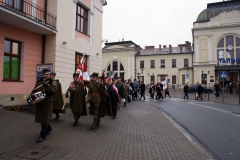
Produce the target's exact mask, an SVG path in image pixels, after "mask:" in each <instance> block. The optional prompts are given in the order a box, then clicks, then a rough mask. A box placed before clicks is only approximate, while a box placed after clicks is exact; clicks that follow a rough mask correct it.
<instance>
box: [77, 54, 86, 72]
mask: <svg viewBox="0 0 240 160" xmlns="http://www.w3.org/2000/svg"><path fill="white" fill-rule="evenodd" d="M82 56H83V54H82V53H76V54H75V71H76V70H77V68H78V65H79V63H80V62H81V60H82ZM83 60H84V62H85V63H86V68H87V56H84V58H83ZM82 69H83V68H82Z"/></svg>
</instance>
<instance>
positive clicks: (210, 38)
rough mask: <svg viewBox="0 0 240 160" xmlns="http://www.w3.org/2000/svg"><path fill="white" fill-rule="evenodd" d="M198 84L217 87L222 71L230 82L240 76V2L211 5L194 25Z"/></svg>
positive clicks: (194, 67) (195, 80) (196, 78)
mask: <svg viewBox="0 0 240 160" xmlns="http://www.w3.org/2000/svg"><path fill="white" fill-rule="evenodd" d="M192 33H193V38H194V56H193V70H194V83H196V82H197V81H198V82H200V83H202V84H205V83H206V84H208V85H210V86H213V85H214V83H216V82H217V83H220V85H222V81H221V79H219V76H220V75H219V73H220V71H226V72H227V78H226V80H228V81H231V82H234V81H235V82H236V81H238V80H239V76H240V75H239V74H240V72H239V71H240V2H239V1H236V0H233V1H223V2H218V3H210V4H208V5H207V8H206V9H204V10H203V11H202V12H201V13H200V14H199V16H198V17H197V20H196V22H194V24H193V29H192Z"/></svg>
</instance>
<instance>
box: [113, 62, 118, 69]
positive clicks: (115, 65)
mask: <svg viewBox="0 0 240 160" xmlns="http://www.w3.org/2000/svg"><path fill="white" fill-rule="evenodd" d="M117 70H118V62H117V61H115V62H113V71H117Z"/></svg>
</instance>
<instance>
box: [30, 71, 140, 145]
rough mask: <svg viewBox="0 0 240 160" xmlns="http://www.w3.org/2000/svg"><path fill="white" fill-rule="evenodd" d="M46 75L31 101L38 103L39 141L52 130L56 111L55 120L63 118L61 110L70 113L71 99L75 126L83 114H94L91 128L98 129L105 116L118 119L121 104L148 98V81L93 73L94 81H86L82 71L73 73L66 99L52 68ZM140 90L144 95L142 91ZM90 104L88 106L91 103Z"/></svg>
mask: <svg viewBox="0 0 240 160" xmlns="http://www.w3.org/2000/svg"><path fill="white" fill-rule="evenodd" d="M42 71H43V77H42V78H40V79H38V80H37V82H36V85H35V87H34V89H33V90H32V93H31V96H29V97H28V99H27V101H28V103H29V104H31V105H32V104H36V114H35V122H37V123H40V124H41V131H40V134H39V138H38V140H37V143H41V142H43V141H44V140H45V139H46V136H47V135H48V134H49V133H50V132H51V131H52V127H51V125H50V121H51V119H52V113H53V114H55V118H54V120H58V119H59V118H60V115H59V114H60V113H66V110H65V106H66V103H67V102H68V101H69V104H70V108H71V111H72V113H73V118H74V120H73V125H72V126H73V127H75V126H77V124H78V121H79V119H80V117H81V116H87V114H88V113H89V114H90V115H93V121H92V125H91V126H90V128H89V129H88V130H95V129H96V128H97V127H98V126H99V125H100V121H101V118H102V117H105V116H111V117H112V119H116V117H117V112H118V111H120V106H121V105H122V106H124V107H127V103H130V102H131V101H136V100H138V99H139V100H141V99H142V98H143V100H145V84H144V83H143V82H141V84H139V82H137V81H136V79H134V82H132V80H131V79H128V80H124V83H123V82H122V81H121V77H117V78H113V75H112V76H110V77H104V71H103V73H102V76H98V73H95V72H94V73H92V75H90V80H83V79H81V78H79V77H80V75H79V73H78V72H76V73H73V81H72V82H70V84H69V87H68V89H67V91H66V93H65V100H64V98H63V95H62V85H61V83H60V81H59V80H58V79H55V77H56V73H54V72H52V71H51V70H49V69H43V70H42ZM139 92H140V96H139V94H138V93H139ZM88 103H89V107H88V108H87V104H88ZM87 112H88V113H87Z"/></svg>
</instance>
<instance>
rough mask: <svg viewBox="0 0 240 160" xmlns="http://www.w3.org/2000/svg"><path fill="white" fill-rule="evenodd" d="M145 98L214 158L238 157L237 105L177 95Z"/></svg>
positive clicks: (231, 159)
mask: <svg viewBox="0 0 240 160" xmlns="http://www.w3.org/2000/svg"><path fill="white" fill-rule="evenodd" d="M147 101H148V103H150V104H152V105H155V106H157V107H159V108H161V109H162V110H163V111H164V112H165V113H167V114H168V115H169V116H170V117H172V118H173V119H174V120H175V121H176V122H177V123H178V124H179V125H181V126H182V127H183V128H185V130H187V131H188V132H189V133H190V134H191V135H193V136H194V137H195V138H196V139H197V140H198V141H199V142H200V143H201V144H202V145H204V146H205V147H206V148H207V149H208V150H209V151H210V152H211V153H212V154H214V155H215V156H216V157H217V158H218V159H220V160H239V159H240V107H239V106H233V105H226V104H221V103H212V102H202V101H200V100H199V101H197V100H187V99H179V98H171V99H164V100H160V101H157V100H149V99H148V100H147Z"/></svg>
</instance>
